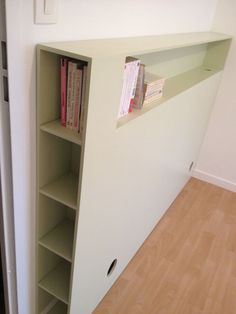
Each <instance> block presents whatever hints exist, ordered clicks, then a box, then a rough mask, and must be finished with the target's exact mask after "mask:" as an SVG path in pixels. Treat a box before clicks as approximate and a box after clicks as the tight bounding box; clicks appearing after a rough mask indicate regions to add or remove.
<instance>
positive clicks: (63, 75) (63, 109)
mask: <svg viewBox="0 0 236 314" xmlns="http://www.w3.org/2000/svg"><path fill="white" fill-rule="evenodd" d="M66 72H67V59H64V58H62V59H61V125H63V126H64V127H66V99H67V96H66Z"/></svg>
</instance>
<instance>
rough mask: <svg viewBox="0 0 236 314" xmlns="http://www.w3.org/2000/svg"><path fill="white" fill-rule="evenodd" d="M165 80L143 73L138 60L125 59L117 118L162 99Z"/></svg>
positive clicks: (143, 68)
mask: <svg viewBox="0 0 236 314" xmlns="http://www.w3.org/2000/svg"><path fill="white" fill-rule="evenodd" d="M164 84H165V79H164V78H163V77H160V76H158V75H155V74H152V73H149V72H146V71H145V65H144V64H141V62H140V60H138V59H135V58H133V57H127V58H126V62H125V68H124V76H123V87H122V93H121V99H120V108H119V114H118V118H121V117H123V116H125V115H127V114H128V113H129V112H132V110H133V108H136V109H142V108H143V106H145V105H148V104H150V103H151V102H153V101H156V100H158V99H160V98H161V97H162V94H163V88H164Z"/></svg>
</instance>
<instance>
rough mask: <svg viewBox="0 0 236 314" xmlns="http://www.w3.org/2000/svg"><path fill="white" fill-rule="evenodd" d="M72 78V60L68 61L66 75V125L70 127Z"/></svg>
mask: <svg viewBox="0 0 236 314" xmlns="http://www.w3.org/2000/svg"><path fill="white" fill-rule="evenodd" d="M72 79H73V62H71V61H69V62H68V77H67V101H66V103H67V114H66V127H67V128H69V129H70V128H71V127H72V125H71V112H72V108H71V98H72Z"/></svg>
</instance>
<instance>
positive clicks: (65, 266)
mask: <svg viewBox="0 0 236 314" xmlns="http://www.w3.org/2000/svg"><path fill="white" fill-rule="evenodd" d="M69 286H70V264H69V263H67V262H62V263H60V264H59V265H57V267H56V268H55V269H53V270H52V271H51V272H50V273H49V274H47V275H46V276H45V277H44V278H43V279H42V280H41V281H40V282H39V287H40V288H42V289H44V290H45V291H47V292H48V293H50V294H51V295H53V296H54V297H56V298H57V299H59V300H61V301H62V302H64V303H66V304H68V299H69Z"/></svg>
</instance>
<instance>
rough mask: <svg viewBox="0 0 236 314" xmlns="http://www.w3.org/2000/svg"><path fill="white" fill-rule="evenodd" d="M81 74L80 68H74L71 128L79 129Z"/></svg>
mask: <svg viewBox="0 0 236 314" xmlns="http://www.w3.org/2000/svg"><path fill="white" fill-rule="evenodd" d="M82 75H83V71H82V70H81V69H76V73H75V102H74V116H73V119H74V121H73V129H74V130H76V131H78V130H79V113H80V106H81V94H82Z"/></svg>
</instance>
